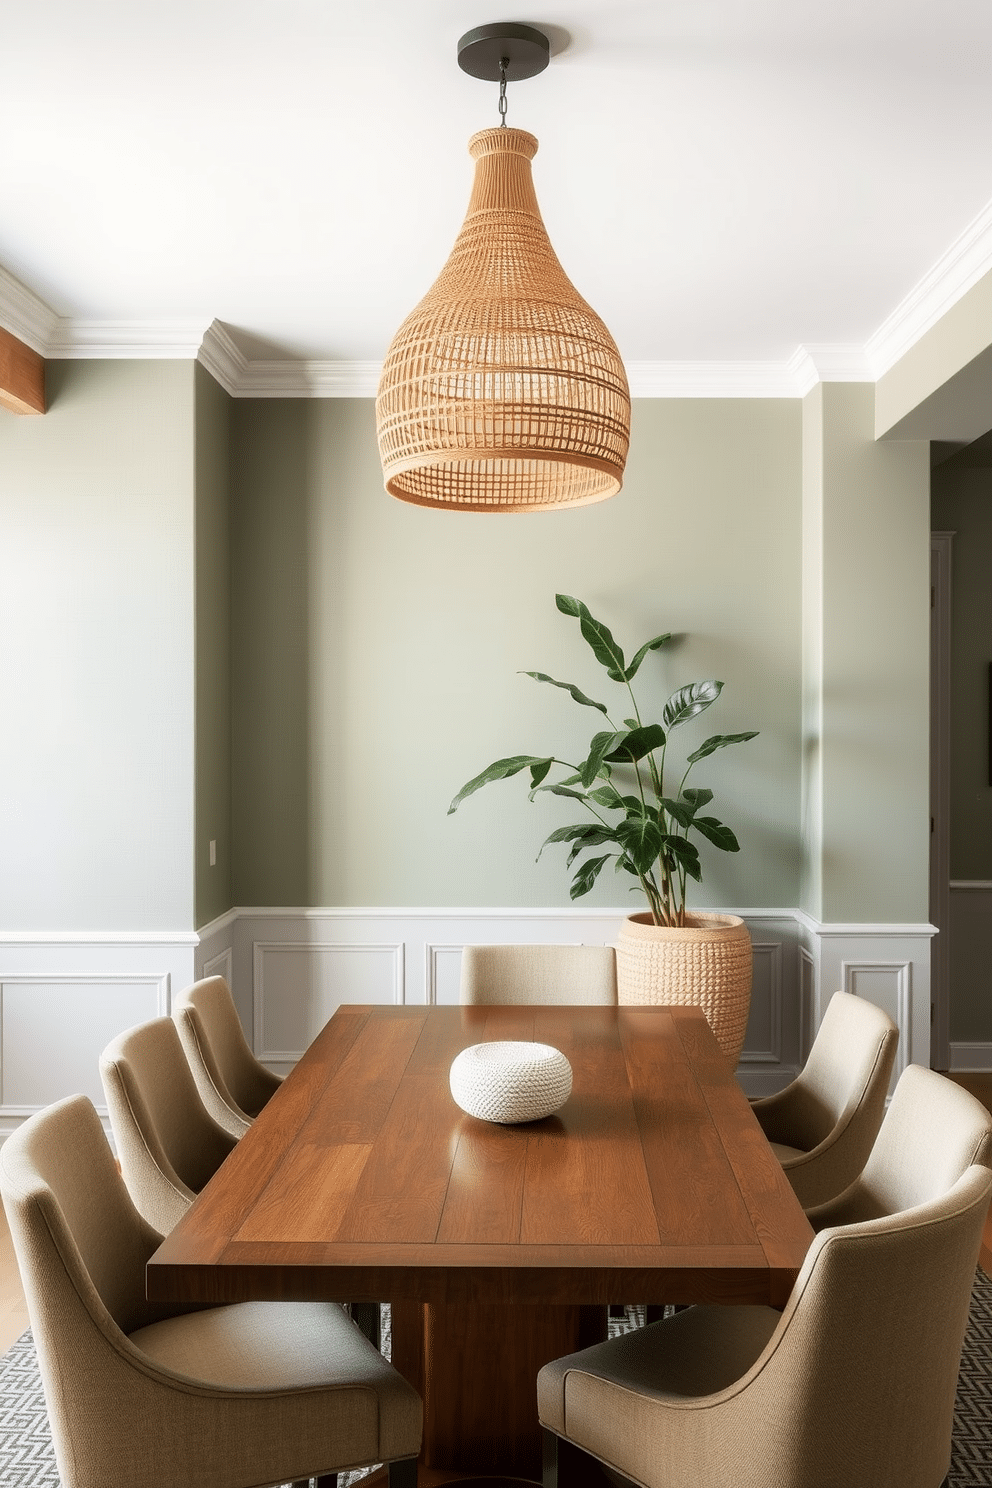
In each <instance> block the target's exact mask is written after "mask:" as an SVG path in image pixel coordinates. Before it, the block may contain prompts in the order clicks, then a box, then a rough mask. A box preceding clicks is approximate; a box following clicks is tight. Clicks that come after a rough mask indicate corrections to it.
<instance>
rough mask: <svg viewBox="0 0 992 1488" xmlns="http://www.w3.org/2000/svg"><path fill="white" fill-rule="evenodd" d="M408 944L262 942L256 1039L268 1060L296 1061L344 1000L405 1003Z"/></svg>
mask: <svg viewBox="0 0 992 1488" xmlns="http://www.w3.org/2000/svg"><path fill="white" fill-rule="evenodd" d="M403 961H404V956H403V946H402V945H397V944H392V945H389V944H385V945H383V944H376V943H375V942H371V943H358V944H347V943H346V944H338V945H335V944H328V943H325V942H317V943H314V942H307V943H306V944H302V945H301V944H299V943H296V944H294V943H292V942H283V943H279V942H272V941H256V942H255V946H254V1004H255V1018H254V1039H255V1049H256V1052H257V1054H258V1057H259V1059H261V1060H263V1061H264V1062H265V1063H266V1064H275V1065H283V1064H293V1063H295V1062H296V1060H297V1059H299V1057H300V1055H301V1054H302V1053H303V1052H304V1050H305V1049H306V1048H307V1047H308V1046H309V1045H310V1044H312V1043H313V1041H314V1039H315V1038H316V1037H317V1034H318V1033H319V1032H320V1030H321V1029H322V1028H323V1026H324V1024H325V1023H326V1022H327V1021H328V1019H329V1018H330V1017H331V1016H332V1014H333V1013H334V1012H336V1010H337V1009H338V1008H339V1007H340V1006H341V1004H342V1003H344V1002H369V1003H379V1004H386V1005H393V1004H396V1005H398V1004H400V1003H402V1002H403V986H404V984H403Z"/></svg>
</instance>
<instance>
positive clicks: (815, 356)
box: [787, 343, 875, 398]
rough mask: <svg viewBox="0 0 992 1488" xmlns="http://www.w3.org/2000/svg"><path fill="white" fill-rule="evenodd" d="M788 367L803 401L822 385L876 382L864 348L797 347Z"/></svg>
mask: <svg viewBox="0 0 992 1488" xmlns="http://www.w3.org/2000/svg"><path fill="white" fill-rule="evenodd" d="M787 365H788V370H789V374H790V376H791V377H792V379H793V382H794V384H795V386H796V388H797V389H798V391H799V395H800V397H803V398H805V396H806V394H807V393H808V392H811V391H812V389H813V388H815V387H816V385H817V383H819V382H874V381H875V376H874V373H873V372H872V370H871V366H870V365H869V362H868V357H867V356H866V354H865V349H864V347H863V346H845V345H843V344H838V345H829V344H823V343H810V344H809V345H806V346H797V347H796V349H795V351H794V352H793V353H792V356H791V357H790V358H789V361H788V364H787Z"/></svg>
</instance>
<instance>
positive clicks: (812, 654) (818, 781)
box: [802, 383, 930, 923]
mask: <svg viewBox="0 0 992 1488" xmlns="http://www.w3.org/2000/svg"><path fill="white" fill-rule="evenodd" d="M806 402H807V410H806V415H805V419H804V437H805V438H806V441H807V453H808V459H807V461H806V465H805V469H804V478H805V480H806V483H807V490H806V493H805V503H804V523H805V526H804V538H803V540H804V544H805V547H806V552H807V563H808V564H809V565H810V566H813V567H815V566H816V565H819V569H820V575H819V584H818V585H816V584H812V585H810V587H809V588H808V590H807V594H806V603H807V613H806V615H805V617H804V627H805V632H806V641H805V649H806V655H807V658H808V659H811V665H812V667H813V674H812V675H808V677H807V682H808V686H809V689H810V694H811V696H810V697H807V700H806V719H807V725H809V724H810V722H811V720H812V719H813V718H815V717H816V716H817V715H818V718H819V728H818V737H816V733H815V731H814V732H813V733H809V734H808V735H807V740H806V751H805V756H804V769H805V770H806V772H807V775H808V790H809V792H810V793H812V794H815V793H817V792H818V793H819V801H818V803H817V804H816V805H815V807H813V808H812V810H811V814H810V817H809V820H810V821H811V822H812V821H814V820H815V819H816V817H817V816H818V817H819V821H820V835H819V840H818V841H817V840H816V837H815V834H814V835H813V836H812V838H808V839H807V841H806V843H805V850H806V851H807V853H813V854H819V858H820V861H819V863H818V864H817V865H814V867H813V868H810V867H807V869H806V872H805V874H804V890H803V891H804V898H803V902H802V907H803V908H804V909H806V910H807V911H808V913H810V914H811V915H813V916H815V917H816V918H817V919H819V920H823V921H827V922H846V921H849V922H863V921H866V920H867V921H876V922H886V921H889V922H901V923H905V922H910V923H924V922H926V921H927V919H928V901H929V882H928V863H929V829H930V818H929V625H930V604H929V596H930V568H929V547H930V542H929V531H930V484H929V448H928V446H927V444H926V443H923V442H918V441H917V442H910V441H905V442H899V441H894V442H892V443H886V442H878V443H876V442H875V439H874V412H875V411H874V388H873V387H872V385H871V384H867V383H825V384H823V383H821V384H820V385H819V386H818V387H816V388H815V389H814V390H813V391H812V392H811V393H810V394H809V395H808V397H807V399H806ZM817 604H819V606H820V610H819V614H818V615H817V614H815V613H814V612H813V611H814V610H815V606H816V605H817ZM817 890H818V897H817Z"/></svg>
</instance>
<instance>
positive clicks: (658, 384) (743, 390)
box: [625, 362, 800, 398]
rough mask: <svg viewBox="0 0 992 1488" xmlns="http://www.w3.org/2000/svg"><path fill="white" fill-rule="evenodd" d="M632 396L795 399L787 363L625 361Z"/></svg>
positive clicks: (793, 382) (796, 389) (797, 392)
mask: <svg viewBox="0 0 992 1488" xmlns="http://www.w3.org/2000/svg"><path fill="white" fill-rule="evenodd" d="M625 366H626V369H627V381H628V383H629V384H630V396H631V397H632V398H796V397H799V396H800V393H799V390H798V388H797V385H796V380H795V377H794V376H793V375H792V373H791V371H790V365H789V363H787V362H627V363H625Z"/></svg>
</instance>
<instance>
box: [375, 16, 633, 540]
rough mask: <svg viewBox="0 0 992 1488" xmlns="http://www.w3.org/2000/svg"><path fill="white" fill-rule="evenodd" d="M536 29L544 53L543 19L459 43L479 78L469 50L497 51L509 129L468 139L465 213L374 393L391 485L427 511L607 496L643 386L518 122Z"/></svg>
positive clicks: (540, 507)
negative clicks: (577, 258)
mask: <svg viewBox="0 0 992 1488" xmlns="http://www.w3.org/2000/svg"><path fill="white" fill-rule="evenodd" d="M507 32H511V33H512V32H518V33H527V36H526V37H525V38H523V39H521V38H515V37H513V36H512V35H511V36H510V37H509V38H507V36H506V33H507ZM486 33H493V35H487V34H486ZM535 37H536V38H539V41H540V43H543V48H544V60H545V61H546V59H547V50H548V43H547V40H546V38H545V37H543V36H542V35H541V33H540V32H536V31H534V30H533V28H531V27H526V26H509V25H505V24H504V25H501V26H496V27H492V26H487V27H480V28H479V30H478V31H476V32H470V33H469V35H468V36H467V37H463V38H462V43H461V49H462V50H461V52H460V60H461V62H462V65H463V66H464V67H465V70H466V71H471V72H474V73H475V75H476V76H486V75H488V74H487V73H486V72H485V71H483V70H481V69H482V68H483V67H485V66H486V65H488V66H489V67H490V68H491V67H492V66H493V62H492V61H491V60H490V61H489V63H488V64H487V63H485V62H477V65H476V66H468V65H467V64H466V61H465V59H464V54H465V53H467V52H471V51H472V46H473V45H474V44H475V42H476V41H479V42H485V43H486V44H487V45H488V44H490V43H491V44H492V47H491V50H490V52H489V53H488V54H487V55H488V56H489V57H490V58H493V57H494V58H495V66H496V68H497V69H498V71H497V76H499V75H500V74H501V75H502V79H503V91H502V94H501V113H504V123H503V124H502V125H501V126H500V127H499V128H495V129H484V130H482V131H481V132H480V133H478V134H475V135H473V136H472V139H471V140H470V141H469V153H470V154H471V155H472V157H473V159H474V160H475V181H474V185H473V188H472V196H471V199H470V201H469V207H468V214H467V216H466V218H465V222H464V225H463V226H462V230H461V232H460V233H459V235H458V238H457V241H456V242H455V246H454V248H453V249H452V252H451V256H450V258H449V259H448V262H447V263H446V264H445V266H444V268H443V269H442V271H441V274H440V276H439V277H438V279H437V281H436V282H435V283H434V285H433V286H432V288H431V289H430V290H429V291H428V293H427V294H426V295H425V296H424V298H423V299H422V300H421V302H420V304H419V305H418V306H417V307H416V309H415V310H414V311H413V312H412V313H411V314H410V315H408V316H407V318H406V320H405V321H404V322H403V324H402V325H401V326H400V328H399V330H398V331H397V333H396V336H395V337H394V339H393V342H392V345H391V346H390V348H389V351H388V353H387V355H386V360H385V362H384V364H383V368H382V376H381V379H380V382H379V394H378V398H377V400H376V423H377V429H378V438H379V451H380V454H381V457H382V468H383V475H384V478H385V484H386V490H387V491H389V492H390V494H391V495H393V496H397V497H399V498H400V500H402V501H410V502H413V503H415V504H417V505H420V506H433V507H438V508H442V509H444V510H451V511H489V512H497V511H547V510H549V509H553V508H556V507H567V506H583V505H586V504H588V503H589V502H593V501H602V500H603V499H604V498H605V497H607V496H613V495H615V493H616V492H617V491H619V489H620V485H621V481H622V478H623V469H624V464H625V462H626V458H627V446H628V442H629V435H630V395H629V393H628V390H627V378H626V375H625V373H624V368H623V363H622V361H621V360H620V353H619V352H618V350H617V347H616V344H615V342H614V341H613V338H612V337H611V335H610V333H609V331H608V330H607V329H606V326H605V325H604V324H603V322H602V321H601V320H600V318H599V316H598V315H597V314H596V313H595V311H594V310H592V309H591V308H590V307H589V306H588V305H587V304H586V302H585V300H583V299H582V297H581V295H580V294H579V293H578V292H577V290H576V289H575V288H574V286H573V285H572V284H571V283H570V281H569V280H568V278H567V277H566V275H565V272H564V270H563V269H562V267H561V264H560V263H559V262H558V259H557V258H556V256H555V252H554V249H553V248H552V246H551V243H550V241H549V239H548V235H547V232H546V231H545V227H544V223H543V222H542V220H541V213H540V209H539V207H538V204H537V197H536V195H535V192H534V185H533V181H532V179H531V167H530V162H531V160H532V159H533V157H534V155H535V153H536V151H537V140H536V139H535V138H534V136H533V135H532V134H528V133H526V132H525V131H524V130H522V129H510V128H507V127H506V124H505V80H506V79H507V78H510V79H512V78H513V75H514V74H513V71H512V67H513V65H514V64H513V61H512V58H511V53H512V52H513V50H514V47H516V46H517V45H518V43H519V45H520V46H521V47H524V46H525V44H526V46H527V47H530V48H533V47H534V46H535V45H536V43H534V42H533V38H535ZM470 43H471V44H472V45H469V44H470ZM521 65H522V66H523V67H526V66H527V65H529V64H527V63H524V64H521ZM541 65H543V63H542V64H541ZM538 70H540V69H539V67H538V66H534V65H530V71H529V72H528V71H526V70H522V71H519V72H518V73H517V76H531V75H533V73H534V72H536V71H538Z"/></svg>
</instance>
